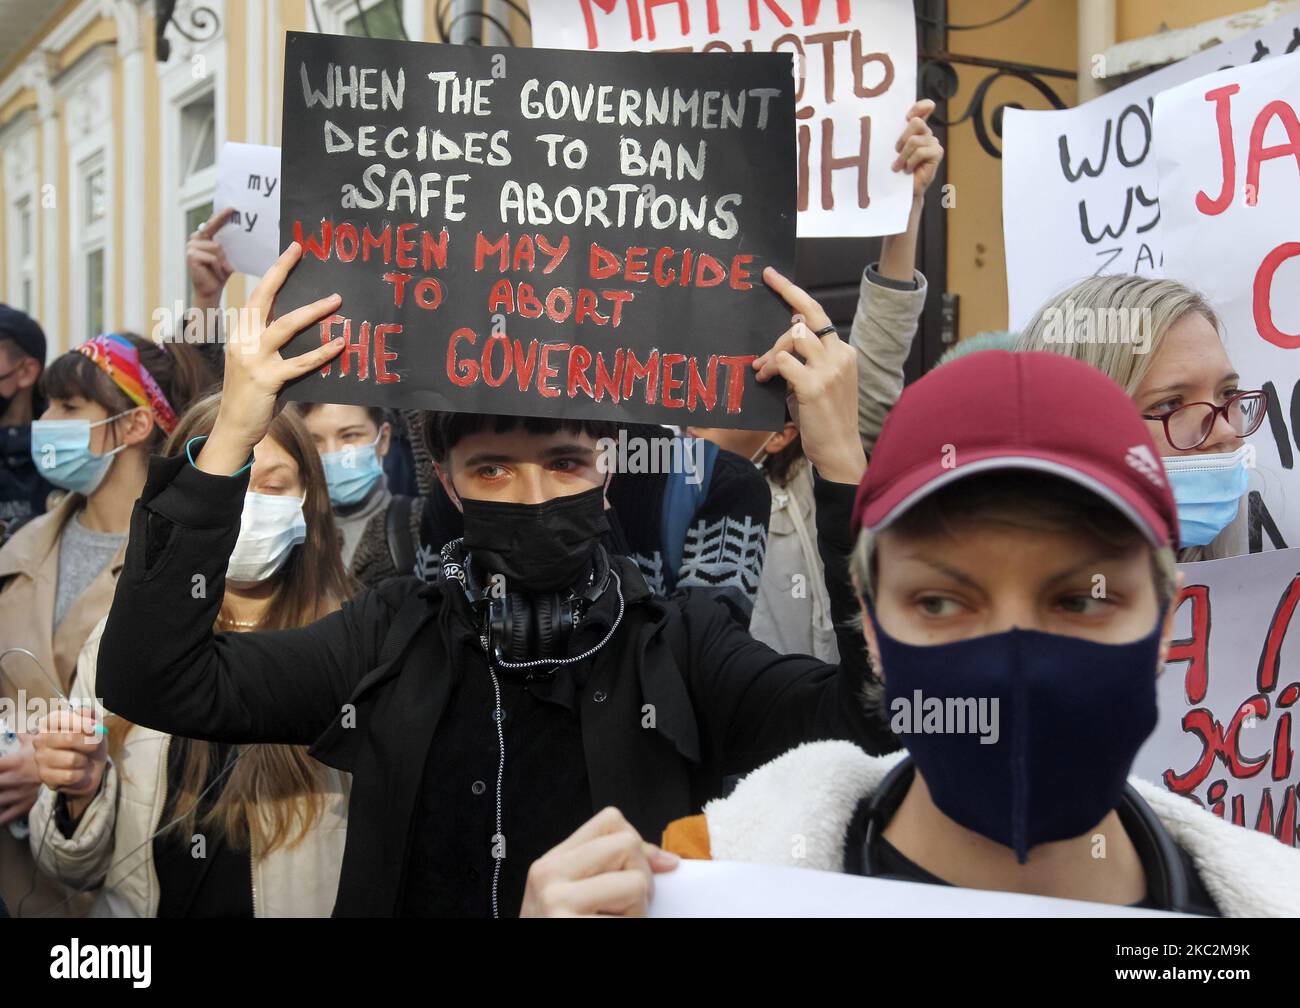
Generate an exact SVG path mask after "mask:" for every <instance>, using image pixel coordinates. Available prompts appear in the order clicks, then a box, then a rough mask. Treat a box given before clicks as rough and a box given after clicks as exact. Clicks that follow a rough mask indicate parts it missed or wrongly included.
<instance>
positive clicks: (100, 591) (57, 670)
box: [0, 494, 126, 917]
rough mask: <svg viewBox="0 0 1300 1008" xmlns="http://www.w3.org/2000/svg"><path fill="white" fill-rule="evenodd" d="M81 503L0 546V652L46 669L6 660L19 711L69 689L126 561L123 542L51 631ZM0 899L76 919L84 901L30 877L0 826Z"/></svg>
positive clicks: (1, 679)
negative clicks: (65, 541)
mask: <svg viewBox="0 0 1300 1008" xmlns="http://www.w3.org/2000/svg"><path fill="white" fill-rule="evenodd" d="M85 503H86V499H85V497H83V496H81V495H80V494H68V495H67V496H65V497H64V498H63V500H62V501H60V502H59V504H58V505H57V506H56V507H55V508H54V510H52V511H49V512H47V513H46V514H43V515H41V516H40V517H39V518H33V519H32V520H31V521H29V522H28V523H27V524H25V525H24V526H23V527H22V528H20V529H19V530H18V531H17V532H15V533H14V537H13V538H12V539H10V540H9V541H8V542H7V543H5V545H4V548H3V549H0V582H2V583H3V584H4V587H3V590H0V650H3V649H5V648H11V647H22V648H26V649H27V650H28V651H30V652H32V654H34V655H36V659H37V661H39V662H40V668H41V669H44V670H45V673H42V672H41V671H40V669H38V668H37V667H36V665H35V664H34V663H33V662H32V660H31V659H30V658H28V657H26V656H25V655H20V654H12V655H10V656H9V657H8V658H6V659H5V661H4V675H0V697H4V698H6V699H7V700H10V701H12V702H13V703H14V704H15V705H16V706H17V707H18V708H19V709H20V710H21V709H23V706H24V705H23V704H20V703H19V699H20V698H19V693H20V692H21V693H22V694H24V695H25V701H26V702H27V703H28V704H30V701H33V700H37V701H39V702H40V709H41V710H48V709H49V708H50V706H52V705H51V701H52V700H55V699H57V698H58V696H59V693H63V694H66V693H67V692H68V690H69V689H70V688H71V686H72V680H73V677H74V675H75V673H76V670H77V655H78V653H79V652H80V651H81V647H82V645H83V644H84V643H85V641H86V638H87V637H88V636H89V635H90V632H91V630H92V629H93V628H94V626H95V624H96V623H98V622H99V621H100V620H101V619H103V617H104V616H105V614H107V612H108V609H109V606H111V605H112V603H113V590H114V589H115V588H116V586H117V576H118V574H120V573H121V571H122V564H123V562H124V561H125V558H126V547H125V545H124V546H123V547H122V548H121V549H119V550H118V553H117V556H115V557H114V558H113V560H112V561H111V562H110V563H109V565H108V566H107V567H105V568H104V569H103V570H102V571H100V572H99V574H97V575H96V576H95V579H94V580H93V581H92V582H91V583H90V584H89V585H88V586H87V587H86V590H85V591H83V592H82V593H81V595H79V596H78V597H77V599H76V600H75V601H74V602H73V603H72V606H71V607H70V608H69V609H68V611H67V613H66V614H65V615H64V617H63V622H61V623H60V624H59V627H58V630H57V631H54V630H53V624H54V593H55V589H56V588H57V586H58V580H59V543H60V541H61V540H62V537H63V529H64V526H65V525H67V523H68V521H69V520H70V519H71V518H72V516H73V515H74V514H76V513H77V511H79V510H80V509H81V508H82V507H84V506H85ZM47 676H48V677H47ZM56 686H57V688H58V691H59V692H58V693H56V692H55V687H56ZM27 709H32V708H31V707H30V706H28V707H27ZM29 894H30V895H29ZM0 896H3V897H4V901H5V903H6V905H7V906H8V907H9V912H10V913H11V914H17V913H18V912H19V904H21V905H22V915H23V916H24V917H27V916H38V915H43V914H46V913H51V912H53V913H55V915H57V916H78V917H79V916H82V915H83V914H84V913H85V909H86V906H87V902H88V901H87V900H85V899H84V898H81V897H79V896H75V895H74V896H73V898H72V899H71V900H70V899H69V892H68V891H67V890H64V889H63V888H62V887H61V886H59V885H57V884H56V883H55V882H54V881H53V880H51V879H49V878H47V877H45V876H43V875H40V874H39V873H36V870H35V865H34V864H33V862H32V859H31V855H30V853H29V852H28V847H27V843H26V842H25V841H21V840H16V839H15V838H14V837H13V835H12V834H11V833H10V832H9V829H8V828H7V827H4V828H0ZM56 908H57V909H56Z"/></svg>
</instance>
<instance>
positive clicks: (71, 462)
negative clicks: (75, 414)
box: [31, 410, 132, 495]
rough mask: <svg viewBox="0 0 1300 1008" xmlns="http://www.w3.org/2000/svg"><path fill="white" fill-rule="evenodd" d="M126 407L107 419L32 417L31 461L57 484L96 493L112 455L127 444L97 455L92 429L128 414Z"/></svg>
mask: <svg viewBox="0 0 1300 1008" xmlns="http://www.w3.org/2000/svg"><path fill="white" fill-rule="evenodd" d="M130 412H132V411H131V410H124V411H123V412H121V413H118V414H117V415H116V416H111V417H108V418H107V419H105V420H96V421H95V422H94V423H91V422H90V421H89V420H75V419H73V420H33V421H32V447H31V452H32V461H33V462H34V463H36V471H37V472H39V473H40V474H41V475H42V476H44V477H45V478H46V479H47V480H49V481H50V482H51V483H53V484H54V485H55V486H57V487H62V488H63V489H64V490H71V491H73V492H74V493H79V494H87V495H89V494H93V493H94V492H95V490H96V489H98V487H99V484H101V483H102V482H104V477H105V476H106V475H108V469H109V466H111V465H112V464H113V456H114V455H116V454H117V453H118V452H120V451H121V450H122V449H123V448H125V447H126V445H125V444H120V445H118V446H117V447H116V448H114V449H113V450H112V451H110V452H105V453H104V454H103V455H96V454H95V453H94V452H92V451H91V450H90V429H91V428H92V427H99V426H102V425H103V424H106V423H112V422H113V421H114V420H116V419H117V418H118V417H123V416H126V414H127V413H130Z"/></svg>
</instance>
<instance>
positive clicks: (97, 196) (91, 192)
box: [84, 168, 106, 227]
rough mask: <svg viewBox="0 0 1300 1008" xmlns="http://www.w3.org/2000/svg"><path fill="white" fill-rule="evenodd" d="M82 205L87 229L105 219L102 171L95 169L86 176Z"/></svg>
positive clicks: (101, 169)
mask: <svg viewBox="0 0 1300 1008" xmlns="http://www.w3.org/2000/svg"><path fill="white" fill-rule="evenodd" d="M85 184H86V191H85V193H84V205H85V207H86V220H85V224H86V226H87V227H89V226H90V225H92V224H95V223H97V222H99V221H102V220H103V219H104V217H105V210H106V208H105V206H104V169H103V168H96V169H95V170H94V171H91V172H89V173H87V175H86V180H85Z"/></svg>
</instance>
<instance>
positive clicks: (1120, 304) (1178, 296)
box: [1016, 275, 1268, 562]
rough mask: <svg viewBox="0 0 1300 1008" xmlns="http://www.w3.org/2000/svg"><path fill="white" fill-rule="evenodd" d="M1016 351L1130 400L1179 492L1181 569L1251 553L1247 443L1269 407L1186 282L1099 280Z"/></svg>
mask: <svg viewBox="0 0 1300 1008" xmlns="http://www.w3.org/2000/svg"><path fill="white" fill-rule="evenodd" d="M1016 349H1017V350H1046V351H1051V352H1054V353H1061V354H1065V355H1067V356H1070V357H1074V358H1076V359H1077V360H1081V361H1083V362H1085V363H1087V364H1091V365H1092V366H1093V367H1095V368H1096V369H1097V370H1099V371H1101V372H1102V373H1103V374H1105V375H1106V376H1108V377H1109V378H1110V379H1111V380H1113V381H1114V382H1115V383H1116V384H1118V385H1119V386H1120V387H1121V388H1122V389H1124V391H1125V392H1127V393H1128V394H1129V397H1130V398H1131V399H1132V400H1133V402H1134V404H1135V405H1136V406H1137V407H1138V410H1139V412H1141V414H1142V417H1143V419H1145V420H1146V421H1147V427H1148V429H1149V430H1150V431H1151V437H1152V440H1154V441H1155V444H1156V446H1157V448H1158V449H1159V451H1160V455H1161V456H1162V460H1163V463H1164V467H1165V471H1166V472H1167V473H1168V475H1169V480H1170V482H1171V483H1172V484H1173V488H1174V497H1175V499H1176V501H1177V503H1178V521H1179V525H1180V528H1181V541H1180V547H1181V548H1180V549H1179V551H1178V559H1179V561H1180V562H1182V561H1188V560H1210V559H1216V558H1218V557H1225V556H1236V555H1237V554H1240V553H1246V552H1248V551H1249V543H1248V541H1247V524H1246V523H1247V503H1246V490H1247V477H1248V472H1247V452H1246V450H1245V447H1244V439H1245V438H1246V437H1248V436H1249V435H1251V434H1253V433H1254V432H1255V431H1256V430H1258V429H1259V426H1260V424H1261V423H1263V421H1264V415H1265V413H1266V411H1267V406H1268V399H1267V395H1266V393H1264V392H1262V391H1260V390H1257V389H1243V388H1242V387H1241V382H1240V376H1239V375H1238V374H1237V372H1236V370H1235V369H1234V368H1233V366H1232V361H1231V360H1229V358H1228V352H1227V349H1226V348H1225V347H1224V345H1223V332H1222V325H1221V323H1220V322H1219V318H1218V316H1217V315H1216V314H1215V312H1214V309H1213V307H1211V306H1210V304H1209V303H1208V302H1207V301H1206V300H1205V298H1204V297H1203V296H1202V295H1201V294H1199V293H1197V292H1196V291H1194V290H1192V289H1191V288H1190V287H1187V286H1186V285H1185V284H1182V283H1179V282H1178V281H1176V280H1153V279H1150V278H1148V277H1140V276H1132V275H1119V276H1105V277H1091V278H1089V279H1087V280H1084V281H1081V282H1080V283H1077V284H1075V285H1074V286H1073V287H1070V288H1068V289H1066V290H1064V291H1062V292H1061V293H1060V294H1058V295H1057V296H1056V297H1055V298H1053V299H1052V300H1051V301H1049V302H1048V303H1047V304H1045V305H1043V307H1042V308H1040V309H1039V311H1038V314H1037V315H1036V316H1035V317H1034V318H1033V320H1032V321H1031V322H1030V323H1029V325H1028V326H1026V327H1025V329H1024V331H1023V332H1022V333H1021V334H1020V339H1019V342H1018V343H1017V346H1016ZM1142 461H1143V460H1135V461H1134V463H1133V464H1141V462H1142Z"/></svg>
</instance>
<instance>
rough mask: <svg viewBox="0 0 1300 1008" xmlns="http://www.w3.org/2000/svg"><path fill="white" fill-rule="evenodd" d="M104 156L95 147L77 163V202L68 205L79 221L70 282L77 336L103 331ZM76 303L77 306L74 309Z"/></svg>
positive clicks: (106, 233)
mask: <svg viewBox="0 0 1300 1008" xmlns="http://www.w3.org/2000/svg"><path fill="white" fill-rule="evenodd" d="M107 166H108V158H107V156H106V155H105V152H104V151H103V150H99V151H96V152H95V153H94V154H92V155H91V156H90V157H88V158H85V159H83V160H82V161H81V163H80V164H78V166H77V190H76V192H75V194H74V195H75V197H76V203H77V204H78V205H77V206H74V207H73V208H72V220H73V221H74V222H77V221H79V222H80V225H81V226H80V229H79V233H78V232H76V231H74V235H75V243H74V247H76V248H77V250H78V252H79V254H80V256H81V263H80V266H81V268H80V269H79V270H74V273H73V281H72V282H73V284H74V285H75V288H76V290H77V293H78V296H77V297H76V298H75V299H74V305H73V314H72V319H73V321H74V322H75V323H77V324H79V325H80V324H84V325H85V329H84V330H82V331H81V333H80V334H78V335H79V336H80V338H81V339H89V338H90V337H92V336H98V335H99V334H100V333H102V332H103V331H104V323H105V319H106V318H107V316H108V314H109V312H108V304H107V298H108V292H107V285H108V282H109V275H108V272H109V270H108V264H109V262H110V261H111V260H110V258H109V254H108V248H109V234H110V229H109V221H108V211H109V207H108V204H107V198H108V167H107ZM77 304H80V306H81V307H80V309H79V310H78V309H77V307H76V306H77Z"/></svg>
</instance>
